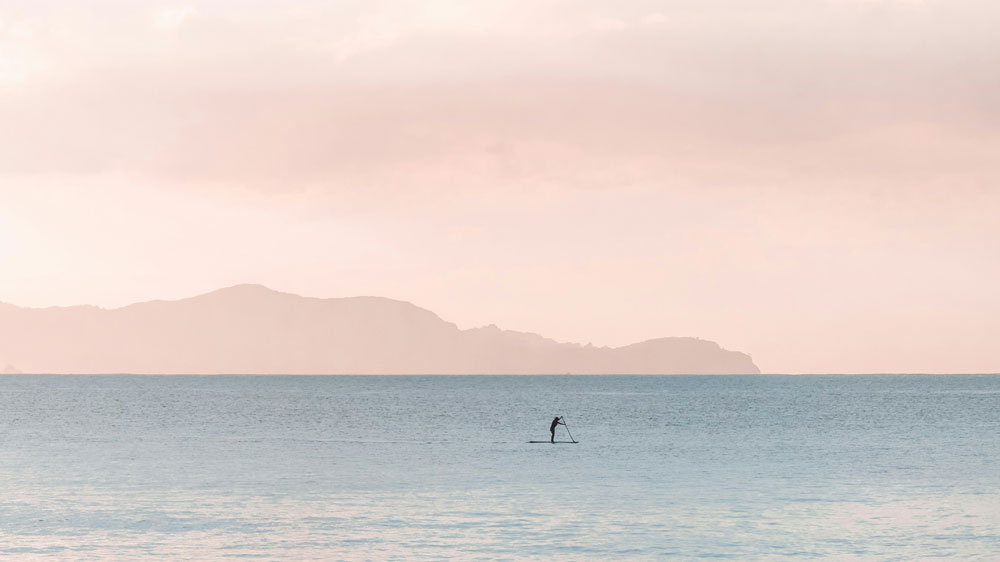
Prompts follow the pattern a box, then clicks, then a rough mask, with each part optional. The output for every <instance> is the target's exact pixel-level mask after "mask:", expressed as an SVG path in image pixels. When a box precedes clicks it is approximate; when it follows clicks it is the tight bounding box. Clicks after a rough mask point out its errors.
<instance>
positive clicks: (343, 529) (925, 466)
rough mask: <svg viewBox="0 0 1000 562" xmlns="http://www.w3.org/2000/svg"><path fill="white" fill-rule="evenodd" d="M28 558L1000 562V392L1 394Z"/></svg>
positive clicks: (17, 551)
mask: <svg viewBox="0 0 1000 562" xmlns="http://www.w3.org/2000/svg"><path fill="white" fill-rule="evenodd" d="M560 414H564V415H565V416H566V420H567V422H568V424H569V426H568V427H569V430H570V431H571V432H572V435H573V436H574V437H575V438H576V439H577V440H578V441H579V443H578V444H575V445H574V444H561V445H549V444H529V443H527V441H529V440H532V439H547V438H548V425H549V422H550V421H551V419H552V417H553V416H555V415H560ZM559 431H560V434H559V435H560V437H561V438H563V439H565V438H567V437H566V436H567V434H566V433H564V431H565V430H564V429H563V428H559ZM4 555H7V556H12V555H13V557H15V558H17V559H21V558H23V559H28V560H31V559H52V560H66V559H114V560H128V559H148V558H151V557H157V556H162V557H170V558H178V559H222V558H228V557H259V558H263V559H272V560H274V559H288V560H309V559H315V560H337V559H346V560H421V559H432V560H440V559H459V560H466V559H467V560H475V559H481V560H500V559H512V560H513V559H533V560H614V559H617V560H627V559H634V560H660V559H669V558H671V557H673V558H676V559H680V560H686V559H695V558H719V559H732V560H782V559H790V560H799V559H801V560H810V559H831V560H907V561H909V560H921V559H923V560H926V559H954V560H998V559H1000V376H840V377H837V376H798V377H791V376H789V377H776V376H700V377H697V376H694V377H686V376H665V377H651V376H545V377H542V376H539V377H531V376H515V377H497V376H482V377H472V376H458V377H427V376H413V377H371V376H358V377H346V376H331V377H292V376H245V377H244V376H240V377H232V376H213V377H195V376H7V377H0V557H3V556H4Z"/></svg>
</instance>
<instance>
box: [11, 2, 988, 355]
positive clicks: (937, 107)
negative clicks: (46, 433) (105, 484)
mask: <svg viewBox="0 0 1000 562" xmlns="http://www.w3.org/2000/svg"><path fill="white" fill-rule="evenodd" d="M997 21H1000V3H997V2H995V1H993V0H975V1H973V0H947V1H946V0H925V1H919V0H908V1H902V0H899V1H892V0H865V1H861V0H836V1H834V0H829V1H819V0H794V1H792V0H787V1H779V0H773V1H766V0H765V1H759V2H747V1H745V0H728V1H723V0H697V1H696V0H687V1H681V0H675V1H635V2H621V1H614V2H612V1H579V2H568V1H559V2H546V1H540V0H532V1H525V2H489V1H481V2H480V1H477V2H461V1H459V2H443V1H434V2H376V1H369V2H337V3H331V2H276V1H274V2H264V1H260V0H256V1H248V0H239V1H237V0H229V1H221V0H220V1H214V2H186V3H185V2H180V3H171V2H133V1H126V0H117V1H111V0H103V1H95V2H88V3H86V4H83V3H79V2H70V1H56V0H32V1H27V0H26V1H23V2H18V1H17V0H15V1H14V2H10V1H7V2H4V3H3V4H0V272H2V274H0V301H4V302H10V303H13V304H19V305H26V306H48V305H56V304H60V305H63V304H78V303H91V304H98V305H102V306H108V307H112V306H120V305H124V304H127V303H130V302H134V301H139V300H148V299H153V298H182V297H187V296H191V295H194V294H197V293H201V292H206V291H209V290H212V289H216V288H219V287H222V286H228V285H233V284H237V283H262V284H265V285H268V286H270V287H272V288H275V289H279V290H283V291H290V292H295V293H300V294H305V295H309V296H351V295H381V296H387V297H392V298H398V299H402V300H407V301H411V302H413V303H415V304H418V305H420V306H423V307H426V308H429V309H431V310H433V311H434V312H436V313H438V314H439V315H440V316H442V317H443V318H445V319H447V320H450V321H453V322H456V323H457V324H458V325H459V326H460V327H463V328H467V327H474V326H479V325H484V324H491V323H495V324H498V325H500V326H502V327H505V328H510V329H517V330H525V331H533V332H539V333H542V334H545V335H547V336H549V337H553V338H556V339H560V340H565V341H578V342H584V343H586V342H593V343H594V344H596V345H621V344H626V343H631V342H634V341H639V340H643V339H648V338H653V337H659V336H698V337H703V338H706V339H711V340H714V341H717V342H719V343H720V344H721V345H723V346H724V347H727V348H729V349H737V350H741V351H745V352H747V353H750V354H752V355H753V357H754V359H755V361H756V363H757V364H758V365H759V366H760V367H761V369H762V370H764V371H765V372H987V371H989V372H996V371H1000V352H998V350H997V343H998V337H1000V288H998V287H1000V185H998V180H1000V72H998V71H997V69H998V68H1000V34H998V33H997V32H996V22H997Z"/></svg>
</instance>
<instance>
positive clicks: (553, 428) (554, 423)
mask: <svg viewBox="0 0 1000 562" xmlns="http://www.w3.org/2000/svg"><path fill="white" fill-rule="evenodd" d="M557 425H566V424H565V423H563V422H562V421H561V420H560V419H559V416H556V419H554V420H552V425H550V426H549V433H551V434H552V439H551V440H549V442H550V443H555V442H556V426H557Z"/></svg>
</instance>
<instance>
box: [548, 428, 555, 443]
mask: <svg viewBox="0 0 1000 562" xmlns="http://www.w3.org/2000/svg"><path fill="white" fill-rule="evenodd" d="M555 442H556V430H554V429H553V430H552V438H551V439H549V443H555Z"/></svg>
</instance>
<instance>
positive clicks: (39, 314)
mask: <svg viewBox="0 0 1000 562" xmlns="http://www.w3.org/2000/svg"><path fill="white" fill-rule="evenodd" d="M0 365H10V366H13V365H16V369H17V370H18V371H21V372H25V373H139V374H147V373H207V374H212V373H255V374H267V373H276V374H279V373H280V374H284V373H288V374H292V373H301V374H324V373H325V374H339V373H344V374H402V373H414V374H452V373H470V374H504V373H509V374H522V373H584V374H591V373H614V374H632V373H634V374H678V373H689V374H713V373H734V374H746V373H750V374H756V373H759V372H760V371H759V370H758V369H757V367H756V366H755V365H754V364H753V361H752V360H751V358H750V356H748V355H746V354H744V353H739V352H735V351H727V350H725V349H722V348H721V347H719V346H718V344H716V343H713V342H710V341H705V340H700V339H695V338H660V339H654V340H649V341H645V342H642V343H637V344H633V345H629V346H625V347H618V348H609V347H592V346H589V345H588V346H582V345H579V344H572V343H560V342H556V341H553V340H550V339H547V338H544V337H542V336H539V335H537V334H528V333H523V332H514V331H508V330H501V329H499V328H497V327H496V326H488V327H485V328H476V329H471V330H460V329H458V327H457V326H455V325H454V324H452V323H450V322H445V321H444V320H442V319H441V318H439V317H438V316H437V315H435V314H434V313H433V312H430V311H428V310H424V309H422V308H419V307H417V306H414V305H412V304H410V303H407V302H402V301H396V300H391V299H386V298H380V297H352V298H333V299H317V298H307V297H301V296H298V295H293V294H289V293H280V292H277V291H273V290H271V289H268V288H266V287H262V286H259V285H238V286H236V287H230V288H227V289H221V290H218V291H215V292H212V293H208V294H204V295H200V296H197V297H193V298H189V299H183V300H178V301H151V302H144V303H138V304H133V305H130V306H126V307H124V308H119V309H114V310H107V309H102V308H97V307H93V306H72V307H55V308H43V309H34V308H21V307H17V306H13V305H9V304H2V303H0ZM9 369H10V371H11V372H13V371H14V367H9Z"/></svg>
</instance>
